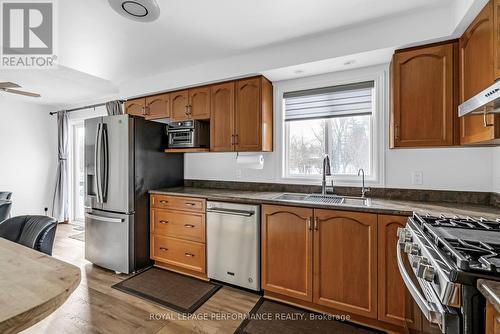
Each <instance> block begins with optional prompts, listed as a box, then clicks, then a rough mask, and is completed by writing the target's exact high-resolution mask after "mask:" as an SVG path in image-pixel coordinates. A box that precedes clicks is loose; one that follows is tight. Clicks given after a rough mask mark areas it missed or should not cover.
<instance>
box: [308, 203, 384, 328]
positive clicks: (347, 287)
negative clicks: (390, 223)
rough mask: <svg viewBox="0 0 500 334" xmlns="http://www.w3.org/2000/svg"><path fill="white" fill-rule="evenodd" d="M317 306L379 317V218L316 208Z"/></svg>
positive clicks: (364, 214)
mask: <svg viewBox="0 0 500 334" xmlns="http://www.w3.org/2000/svg"><path fill="white" fill-rule="evenodd" d="M314 220H315V221H314V229H315V231H314V299H313V301H314V303H316V304H320V305H324V306H328V307H332V308H335V309H337V310H340V311H346V312H351V313H354V314H359V315H362V316H366V317H369V318H373V319H376V318H377V215H375V214H370V213H358V212H347V211H334V210H317V209H314Z"/></svg>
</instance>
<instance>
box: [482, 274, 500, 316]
mask: <svg viewBox="0 0 500 334" xmlns="http://www.w3.org/2000/svg"><path fill="white" fill-rule="evenodd" d="M477 288H478V289H479V291H481V293H482V294H483V295H484V296H485V297H486V299H487V300H488V301H489V302H490V303H491V304H492V305H493V307H495V309H496V310H497V312H499V313H500V282H498V281H488V280H485V279H478V280H477Z"/></svg>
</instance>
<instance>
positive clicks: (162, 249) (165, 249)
mask: <svg viewBox="0 0 500 334" xmlns="http://www.w3.org/2000/svg"><path fill="white" fill-rule="evenodd" d="M160 250H161V251H164V252H166V251H168V248H165V247H160Z"/></svg>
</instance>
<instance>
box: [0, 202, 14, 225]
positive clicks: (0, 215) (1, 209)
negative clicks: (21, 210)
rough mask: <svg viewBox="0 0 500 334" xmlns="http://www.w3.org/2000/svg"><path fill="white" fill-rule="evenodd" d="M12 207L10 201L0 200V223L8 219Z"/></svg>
mask: <svg viewBox="0 0 500 334" xmlns="http://www.w3.org/2000/svg"><path fill="white" fill-rule="evenodd" d="M11 207H12V202H11V201H2V200H0V222H3V221H4V220H5V219H7V218H9V217H10V209H11Z"/></svg>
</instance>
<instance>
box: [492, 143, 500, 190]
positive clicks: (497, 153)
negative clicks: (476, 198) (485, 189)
mask: <svg viewBox="0 0 500 334" xmlns="http://www.w3.org/2000/svg"><path fill="white" fill-rule="evenodd" d="M492 160H493V164H492V168H493V171H492V180H493V181H492V184H493V191H496V192H497V193H500V147H495V148H494V149H493V152H492Z"/></svg>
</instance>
